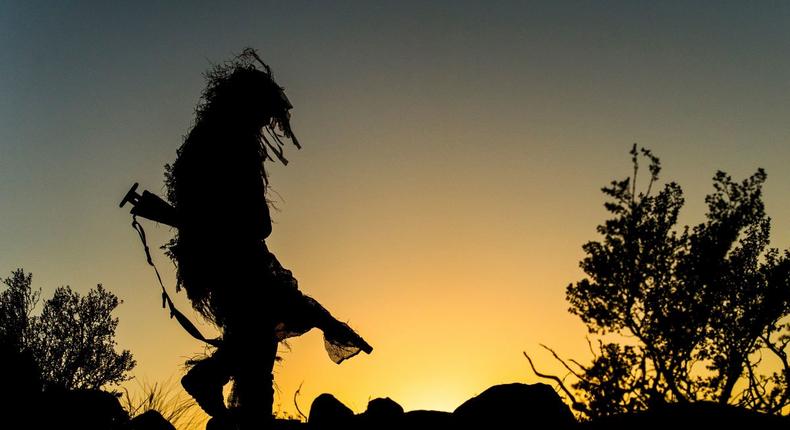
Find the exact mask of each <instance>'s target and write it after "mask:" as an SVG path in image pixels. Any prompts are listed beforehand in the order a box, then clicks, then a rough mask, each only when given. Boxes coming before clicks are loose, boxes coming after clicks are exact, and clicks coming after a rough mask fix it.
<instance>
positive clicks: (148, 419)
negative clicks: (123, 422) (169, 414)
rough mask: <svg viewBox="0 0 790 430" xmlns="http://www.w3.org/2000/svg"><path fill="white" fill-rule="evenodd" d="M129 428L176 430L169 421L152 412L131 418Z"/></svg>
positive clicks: (136, 429) (134, 429)
mask: <svg viewBox="0 0 790 430" xmlns="http://www.w3.org/2000/svg"><path fill="white" fill-rule="evenodd" d="M129 428H130V429H131V430H176V428H175V426H173V424H170V421H168V420H166V419H165V418H164V417H163V416H162V414H160V413H159V412H157V411H154V410H151V411H146V412H143V413H142V414H140V415H138V416H136V417H134V418H132V420H131V421H130V422H129Z"/></svg>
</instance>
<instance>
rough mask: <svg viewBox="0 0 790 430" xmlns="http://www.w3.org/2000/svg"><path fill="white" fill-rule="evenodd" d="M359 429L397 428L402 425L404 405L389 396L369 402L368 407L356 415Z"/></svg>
mask: <svg viewBox="0 0 790 430" xmlns="http://www.w3.org/2000/svg"><path fill="white" fill-rule="evenodd" d="M356 418H357V419H356V427H355V428H358V429H395V428H398V429H399V428H401V427H402V420H403V407H402V406H401V405H399V404H397V403H396V402H395V401H394V400H392V399H390V398H389V397H384V398H377V399H373V400H371V401H369V402H368V408H367V409H366V410H365V412H363V413H362V414H360V415H358V416H357V417H356Z"/></svg>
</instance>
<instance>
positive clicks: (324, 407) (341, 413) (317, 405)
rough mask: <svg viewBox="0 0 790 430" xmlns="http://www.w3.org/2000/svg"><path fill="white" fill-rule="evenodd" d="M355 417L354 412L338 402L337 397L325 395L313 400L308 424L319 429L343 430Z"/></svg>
mask: <svg viewBox="0 0 790 430" xmlns="http://www.w3.org/2000/svg"><path fill="white" fill-rule="evenodd" d="M353 417H354V412H353V411H351V409H349V408H348V406H346V405H344V404H343V403H341V402H340V400H337V399H336V398H335V396H333V395H331V394H328V393H324V394H321V395H320V396H318V397H316V398H315V400H313V404H312V405H311V406H310V416H309V417H308V418H307V423H308V424H310V426H311V427H314V428H319V429H341V428H343V427H344V424H347V423H348V422H349V421H350V420H351V419H352V418H353Z"/></svg>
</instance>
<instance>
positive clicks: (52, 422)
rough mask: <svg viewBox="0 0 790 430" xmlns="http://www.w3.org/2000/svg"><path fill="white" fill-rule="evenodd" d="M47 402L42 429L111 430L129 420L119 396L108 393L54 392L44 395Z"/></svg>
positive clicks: (42, 409)
mask: <svg viewBox="0 0 790 430" xmlns="http://www.w3.org/2000/svg"><path fill="white" fill-rule="evenodd" d="M43 399H44V401H43V404H42V405H41V406H42V407H41V409H40V410H41V411H42V412H43V411H45V412H44V414H43V415H42V416H41V417H40V418H41V419H42V420H43V424H42V427H41V428H64V429H72V428H73V429H80V430H93V429H95V430H107V429H116V428H120V427H121V426H122V425H125V424H126V423H127V422H128V421H129V415H128V414H127V413H126V411H125V410H124V409H123V407H121V402H120V401H119V400H118V397H117V395H116V394H113V393H108V392H106V391H101V390H58V389H52V390H48V391H45V392H44V394H43ZM30 428H35V426H31V427H30Z"/></svg>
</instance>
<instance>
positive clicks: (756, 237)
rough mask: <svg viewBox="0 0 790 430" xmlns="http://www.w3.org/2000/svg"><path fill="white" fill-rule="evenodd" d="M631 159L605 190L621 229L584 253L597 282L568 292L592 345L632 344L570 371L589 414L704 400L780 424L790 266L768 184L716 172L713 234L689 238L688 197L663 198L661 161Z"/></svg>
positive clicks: (708, 229) (670, 187)
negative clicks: (769, 208) (627, 173)
mask: <svg viewBox="0 0 790 430" xmlns="http://www.w3.org/2000/svg"><path fill="white" fill-rule="evenodd" d="M630 154H631V156H632V163H633V167H634V169H633V176H632V177H630V178H626V179H623V180H620V181H613V182H612V183H611V184H610V185H609V186H608V187H605V188H603V192H604V194H605V195H606V196H607V197H608V199H609V200H608V201H607V202H606V203H605V207H606V209H607V210H608V211H609V212H610V213H611V215H612V217H611V218H610V219H608V220H607V221H606V222H605V223H604V224H603V225H600V226H598V228H597V230H598V232H599V233H600V234H601V235H602V236H603V238H602V240H600V241H591V242H588V243H586V244H585V245H584V247H583V249H584V251H585V253H586V254H587V256H586V257H585V258H584V259H583V260H582V262H581V263H580V266H581V268H582V269H583V270H584V272H585V273H586V275H587V277H586V278H585V279H582V280H581V281H579V282H577V283H575V284H571V285H569V286H568V288H567V298H568V301H569V302H570V305H571V307H570V312H571V313H573V314H576V315H578V316H579V317H580V318H581V319H582V321H584V323H585V324H586V325H587V327H588V329H589V331H590V333H593V334H596V335H610V334H617V335H622V336H624V339H623V341H624V342H623V343H618V342H607V343H604V342H599V344H598V352H596V353H595V354H596V357H595V358H594V360H593V362H592V364H590V365H587V366H584V365H580V364H578V363H577V362H575V361H574V362H573V363H574V364H575V366H576V368H571V367H570V366H566V367H568V368H569V370H572V371H573V373H574V374H576V376H577V377H578V378H579V380H578V382H577V383H575V384H574V388H576V389H577V390H580V391H581V392H582V396H583V399H584V403H585V404H586V410H585V412H586V414H587V415H589V416H591V417H596V416H607V415H613V414H617V413H623V412H633V411H640V410H645V409H648V408H650V407H651V406H655V405H658V404H663V403H670V402H688V401H697V400H714V401H717V402H719V403H722V404H735V405H739V406H745V407H749V408H752V409H755V410H760V411H764V412H769V413H778V412H780V411H781V409H782V408H783V407H785V406H787V405H790V384H789V383H788V382H790V365H788V364H789V363H788V357H787V352H788V344H790V325H788V323H787V317H788V315H790V254H788V252H787V251H784V252H780V251H779V250H777V249H773V248H768V243H769V241H768V239H769V231H770V218H769V217H768V216H767V215H766V214H765V208H764V204H763V200H762V185H763V183H764V182H765V179H766V174H765V172H764V171H763V170H762V169H758V170H757V172H756V173H755V174H753V175H752V176H750V177H749V178H747V179H745V180H743V181H741V182H736V181H734V180H733V179H732V178H731V177H730V176H729V175H727V174H725V173H724V172H717V173H716V175H715V176H714V178H713V187H714V191H713V193H711V194H710V195H708V196H707V197H706V199H705V202H706V203H707V206H708V211H707V214H706V220H705V222H703V223H701V224H699V225H696V226H694V227H693V228H689V227H682V228H678V226H677V220H678V213H679V211H680V209H681V207H682V206H683V203H684V199H683V193H682V190H681V188H680V186H679V185H678V184H676V183H674V182H670V183H668V184H665V185H664V186H663V187H661V188H660V189H658V179H659V173H660V171H661V165H660V162H659V159H658V158H657V157H656V156H654V155H653V154H652V153H651V152H650V151H649V150H647V149H641V150H639V151H637V147H636V145H634V147H633V148H632V150H631V152H630ZM640 156H641V157H642V158H643V159H646V160H647V161H648V163H649V164H648V169H649V178H648V181H647V183H646V186H645V187H644V191H638V188H637V183H636V182H637V176H638V173H639V161H640ZM591 349H592V348H591ZM777 363H778V365H777ZM777 367H778V369H779V370H777V371H775V372H771V373H768V374H765V373H762V372H764V371H765V370H766V369H769V368H770V369H776V368H777Z"/></svg>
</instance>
